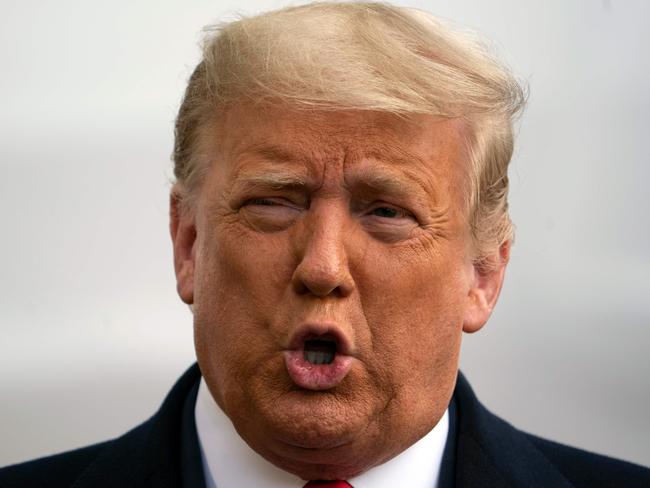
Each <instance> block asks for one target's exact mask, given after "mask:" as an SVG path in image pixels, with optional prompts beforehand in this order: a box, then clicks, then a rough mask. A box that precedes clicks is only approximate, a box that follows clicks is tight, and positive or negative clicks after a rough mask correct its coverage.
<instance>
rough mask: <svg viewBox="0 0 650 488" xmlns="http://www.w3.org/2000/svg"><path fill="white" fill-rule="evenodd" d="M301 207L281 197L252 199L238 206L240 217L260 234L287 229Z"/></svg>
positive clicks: (298, 213) (297, 215)
mask: <svg viewBox="0 0 650 488" xmlns="http://www.w3.org/2000/svg"><path fill="white" fill-rule="evenodd" d="M302 209H303V207H302V206H301V205H300V204H299V203H297V202H295V201H292V200H289V199H287V198H283V197H253V198H249V199H247V200H245V201H244V202H243V203H242V204H241V206H240V209H239V210H240V215H241V216H242V217H243V218H244V221H245V222H247V223H248V225H250V226H251V227H253V228H255V229H257V230H259V231H262V232H277V231H279V230H283V229H286V228H287V227H289V226H290V225H291V224H292V223H293V222H294V221H295V220H296V219H297V218H298V217H299V215H300V213H301V211H302Z"/></svg>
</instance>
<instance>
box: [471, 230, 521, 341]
mask: <svg viewBox="0 0 650 488" xmlns="http://www.w3.org/2000/svg"><path fill="white" fill-rule="evenodd" d="M510 245H511V242H510V241H506V242H504V243H503V244H501V246H500V247H499V250H498V252H496V253H495V254H494V255H493V256H491V257H489V258H488V259H487V261H483V262H482V263H480V264H476V263H475V264H474V265H473V277H472V283H471V285H470V289H469V292H468V293H467V300H468V304H467V308H466V309H465V318H464V320H463V331H464V332H467V333H473V332H476V331H478V330H480V329H481V327H483V326H484V325H485V323H486V322H487V320H488V319H489V318H490V315H491V314H492V309H494V306H495V305H496V303H497V299H498V298H499V293H500V292H501V285H503V277H504V276H505V272H506V265H507V264H508V259H509V258H510Z"/></svg>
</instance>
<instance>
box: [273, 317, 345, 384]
mask: <svg viewBox="0 0 650 488" xmlns="http://www.w3.org/2000/svg"><path fill="white" fill-rule="evenodd" d="M301 329H302V330H300V331H297V333H296V334H295V335H294V337H293V339H292V340H291V342H290V344H289V348H288V349H286V350H285V351H284V360H285V365H286V368H287V373H288V374H289V377H290V378H291V379H292V381H293V382H294V383H295V384H296V385H298V386H300V387H301V388H305V389H308V390H315V391H320V390H328V389H330V388H334V387H335V386H337V385H339V384H340V383H341V382H342V381H343V380H344V379H345V377H346V375H347V374H348V372H349V371H350V368H351V367H352V362H353V360H354V358H353V357H352V356H351V355H350V354H351V353H350V350H351V349H350V345H349V341H348V340H347V338H346V337H345V335H343V334H342V333H341V332H340V330H339V329H338V328H337V327H336V326H327V327H326V326H314V325H310V326H305V327H302V328H301Z"/></svg>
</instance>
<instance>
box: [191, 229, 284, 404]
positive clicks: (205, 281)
mask: <svg viewBox="0 0 650 488" xmlns="http://www.w3.org/2000/svg"><path fill="white" fill-rule="evenodd" d="M262 244H263V245H262ZM286 249H287V246H286V245H283V244H282V243H281V242H279V239H273V238H271V239H269V238H268V235H266V238H265V242H264V243H261V242H259V239H256V238H255V236H254V235H252V236H251V235H250V234H246V233H244V232H242V231H241V230H239V229H238V228H237V226H231V225H228V223H227V222H224V223H223V225H221V226H220V227H219V228H217V229H216V230H215V231H213V232H212V233H211V234H204V235H202V236H201V239H200V241H199V246H198V248H197V256H196V263H197V264H196V289H195V300H194V336H195V346H196V351H197V358H198V360H199V364H200V366H201V370H202V371H203V372H204V374H206V376H209V377H210V378H211V380H212V381H211V384H216V385H219V390H220V393H219V394H218V395H223V396H222V397H221V401H222V402H224V401H225V402H227V403H230V402H231V401H233V399H234V398H235V397H236V396H237V395H238V394H239V393H237V392H238V391H239V389H240V388H241V386H240V385H244V384H249V383H250V381H249V380H250V378H251V377H253V376H259V375H263V374H265V373H264V371H265V368H272V366H271V362H273V361H274V360H275V361H276V362H277V347H278V346H277V344H276V342H275V338H274V337H273V336H272V334H271V332H270V330H269V320H270V319H271V318H272V317H273V314H274V313H275V310H276V308H277V304H278V303H279V302H280V296H279V293H281V290H283V287H282V283H283V282H285V283H286V280H287V276H290V268H289V266H288V265H287V264H286V263H287V260H288V256H287V251H286ZM285 287H286V285H285ZM226 397H228V398H226Z"/></svg>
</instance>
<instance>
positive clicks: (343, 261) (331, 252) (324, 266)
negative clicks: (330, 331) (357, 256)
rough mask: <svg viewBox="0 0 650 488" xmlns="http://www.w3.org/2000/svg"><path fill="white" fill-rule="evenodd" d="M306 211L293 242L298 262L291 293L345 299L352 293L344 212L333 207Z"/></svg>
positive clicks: (345, 213)
mask: <svg viewBox="0 0 650 488" xmlns="http://www.w3.org/2000/svg"><path fill="white" fill-rule="evenodd" d="M310 210H311V212H310V213H311V215H309V216H308V217H307V218H306V219H305V221H304V226H303V228H302V229H301V231H300V235H298V236H296V238H295V239H296V244H297V246H296V251H297V253H298V258H299V262H298V265H297V266H296V269H295V271H294V273H293V276H292V285H293V287H294V290H295V291H296V292H297V293H298V294H313V295H315V296H318V297H326V296H328V295H335V296H339V297H346V296H348V295H350V294H351V293H352V291H353V290H354V280H353V278H352V275H351V273H350V268H349V263H348V254H347V252H346V239H349V232H346V223H347V218H348V217H347V212H346V210H344V209H337V208H335V207H334V206H333V205H332V206H329V207H327V206H323V208H320V209H314V208H312V209H310ZM346 234H347V235H346Z"/></svg>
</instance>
